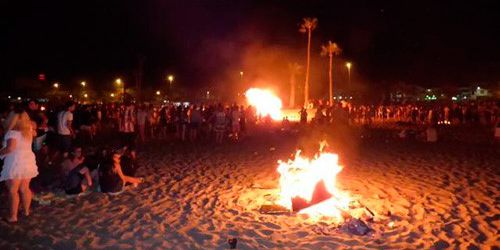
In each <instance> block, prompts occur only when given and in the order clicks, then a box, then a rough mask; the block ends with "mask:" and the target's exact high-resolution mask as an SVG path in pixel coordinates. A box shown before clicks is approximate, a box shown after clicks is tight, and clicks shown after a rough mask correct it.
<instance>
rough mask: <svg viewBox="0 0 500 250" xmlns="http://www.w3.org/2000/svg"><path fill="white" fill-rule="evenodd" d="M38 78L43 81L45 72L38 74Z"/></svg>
mask: <svg viewBox="0 0 500 250" xmlns="http://www.w3.org/2000/svg"><path fill="white" fill-rule="evenodd" d="M38 80H40V81H45V74H43V73H42V74H39V75H38Z"/></svg>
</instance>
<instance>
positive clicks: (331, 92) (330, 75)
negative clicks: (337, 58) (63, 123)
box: [328, 53, 333, 105]
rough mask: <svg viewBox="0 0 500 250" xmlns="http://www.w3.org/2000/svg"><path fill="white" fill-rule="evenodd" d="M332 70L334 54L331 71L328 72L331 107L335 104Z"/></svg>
mask: <svg viewBox="0 0 500 250" xmlns="http://www.w3.org/2000/svg"><path fill="white" fill-rule="evenodd" d="M332 68H333V54H332V53H330V70H329V72H328V80H329V82H330V98H329V100H330V105H332V103H333V77H332V74H333V73H332Z"/></svg>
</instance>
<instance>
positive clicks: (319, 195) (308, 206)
mask: <svg viewBox="0 0 500 250" xmlns="http://www.w3.org/2000/svg"><path fill="white" fill-rule="evenodd" d="M325 145H326V144H325V143H322V144H321V146H320V153H319V154H317V155H316V156H315V157H314V158H313V159H308V158H305V157H303V156H301V154H300V153H301V152H300V150H299V151H297V153H296V154H295V158H294V159H293V160H288V162H283V161H280V162H279V166H278V172H279V173H280V198H279V200H278V204H279V205H281V206H283V207H286V208H287V209H289V210H291V211H294V212H298V213H299V214H307V215H309V216H310V217H312V218H320V217H332V218H335V219H337V220H338V221H343V219H344V218H345V217H346V216H348V217H349V216H350V213H349V204H350V201H351V199H350V197H349V195H348V194H347V193H344V192H342V191H340V190H338V189H337V188H336V186H335V182H336V176H337V174H338V173H339V172H340V171H341V170H342V166H340V165H338V155H336V154H333V153H326V152H323V149H324V146H325Z"/></svg>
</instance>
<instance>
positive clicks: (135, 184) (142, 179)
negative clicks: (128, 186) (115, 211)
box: [132, 178, 144, 188]
mask: <svg viewBox="0 0 500 250" xmlns="http://www.w3.org/2000/svg"><path fill="white" fill-rule="evenodd" d="M143 182H144V178H137V181H136V182H134V183H133V184H132V185H133V186H134V188H136V187H138V186H139V184H140V183H143Z"/></svg>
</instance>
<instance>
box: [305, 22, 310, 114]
mask: <svg viewBox="0 0 500 250" xmlns="http://www.w3.org/2000/svg"><path fill="white" fill-rule="evenodd" d="M310 64H311V29H308V30H307V65H306V82H305V84H304V106H307V104H308V103H309V68H310Z"/></svg>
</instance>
